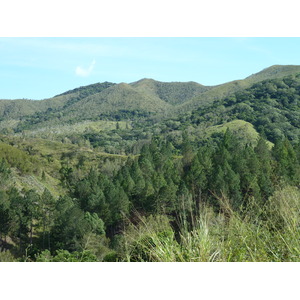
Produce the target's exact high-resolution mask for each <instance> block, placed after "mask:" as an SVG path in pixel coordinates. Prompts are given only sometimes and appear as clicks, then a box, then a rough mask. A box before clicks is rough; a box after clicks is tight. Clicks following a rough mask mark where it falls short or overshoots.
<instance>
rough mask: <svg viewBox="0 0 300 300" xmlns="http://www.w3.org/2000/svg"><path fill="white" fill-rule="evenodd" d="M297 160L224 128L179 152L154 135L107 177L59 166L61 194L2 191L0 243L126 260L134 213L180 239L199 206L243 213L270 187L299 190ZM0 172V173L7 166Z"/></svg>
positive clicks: (34, 255)
mask: <svg viewBox="0 0 300 300" xmlns="http://www.w3.org/2000/svg"><path fill="white" fill-rule="evenodd" d="M299 162H300V148H299V145H292V144H291V143H290V142H289V141H288V139H283V140H278V141H277V142H275V145H274V146H273V147H272V149H270V146H269V144H267V143H266V141H265V140H264V139H263V138H260V139H259V140H258V142H257V144H256V145H255V146H253V145H244V144H241V143H239V141H238V139H237V138H236V137H235V136H234V135H232V134H231V132H229V131H227V132H226V133H225V134H224V136H223V137H222V138H221V139H215V140H213V139H211V140H209V141H207V142H206V143H205V144H203V145H202V146H201V147H200V148H199V149H198V150H196V149H193V148H192V146H191V143H190V141H189V140H188V138H187V137H186V136H184V138H183V144H182V155H181V156H178V155H177V151H176V149H175V148H174V146H173V145H172V144H171V143H170V142H168V141H165V140H164V139H161V138H154V139H153V140H152V142H151V143H150V144H145V145H144V146H143V147H142V149H141V153H140V155H139V156H138V157H137V158H134V159H133V158H130V159H128V160H127V162H126V164H125V165H124V166H122V167H121V168H120V169H119V170H118V171H117V172H116V173H115V174H113V175H112V176H108V175H105V174H103V173H101V172H99V171H98V170H97V169H96V168H92V169H90V171H89V172H88V174H86V175H84V176H82V175H81V176H79V173H80V170H77V169H76V168H74V167H72V166H63V167H62V168H61V171H60V176H61V178H60V180H61V184H62V185H64V187H65V189H66V190H67V194H66V195H65V196H61V197H59V199H54V197H53V196H52V195H51V194H50V193H49V192H48V191H47V190H45V192H44V193H43V194H42V195H39V194H37V193H36V192H34V191H32V190H30V191H17V190H16V189H14V188H10V189H8V190H5V189H4V190H2V191H1V199H0V214H1V227H0V229H1V230H0V231H1V232H0V234H1V240H2V244H3V245H4V246H7V248H9V247H11V253H13V254H15V255H16V256H17V257H19V258H20V257H21V259H23V260H24V259H26V260H30V261H35V260H38V261H41V260H47V259H48V260H51V261H55V260H58V259H60V260H66V261H68V260H70V261H76V260H80V259H81V260H90V261H120V260H126V255H125V256H124V247H125V246H126V243H127V242H128V241H127V240H126V234H124V232H126V228H128V226H131V225H130V224H138V222H139V221H138V219H139V218H137V217H136V216H137V215H140V216H144V217H145V218H148V217H149V216H151V215H152V216H155V218H156V217H159V216H165V218H167V220H169V222H170V226H171V227H170V228H172V232H173V233H174V238H176V237H177V238H178V236H179V235H180V232H181V230H182V226H183V224H184V228H185V229H186V230H187V231H188V232H191V230H193V228H194V225H195V223H197V220H198V219H199V217H200V216H201V212H202V210H201V207H203V205H207V206H209V207H211V208H212V209H213V211H214V213H221V214H223V215H224V216H225V217H226V216H227V217H228V216H229V215H230V213H228V211H227V210H226V208H224V205H221V204H222V201H221V202H220V199H227V200H228V203H227V205H228V207H230V209H231V210H232V211H233V212H234V213H235V214H237V215H238V216H241V217H242V216H244V215H245V214H246V213H247V212H248V208H249V205H252V204H253V203H255V205H256V206H257V207H264V206H265V205H266V204H267V203H268V201H269V199H270V198H271V197H272V195H273V194H274V192H275V191H276V190H278V189H280V188H282V187H284V186H286V185H289V186H295V187H297V186H298V185H299V182H300V171H299V170H300V168H299V167H300V165H299ZM2 169H3V171H2V174H6V173H7V172H8V169H9V168H8V167H6V166H5V165H3V167H1V170H2ZM78 172H79V173H78ZM3 176H4V175H3ZM3 178H4V177H3ZM227 200H226V201H227ZM163 236H164V235H163ZM125 248H126V247H125ZM120 249H123V250H122V251H121V250H120ZM136 257H137V256H136ZM136 259H137V258H136Z"/></svg>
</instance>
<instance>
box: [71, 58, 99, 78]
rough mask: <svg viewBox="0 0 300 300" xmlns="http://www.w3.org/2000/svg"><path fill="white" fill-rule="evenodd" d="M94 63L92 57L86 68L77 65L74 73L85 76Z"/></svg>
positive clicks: (91, 69) (90, 70)
mask: <svg viewBox="0 0 300 300" xmlns="http://www.w3.org/2000/svg"><path fill="white" fill-rule="evenodd" d="M95 64H96V60H95V59H94V60H93V61H92V62H91V64H90V65H89V67H88V68H82V67H81V66H77V67H76V69H75V74H76V75H77V76H80V77H87V76H89V75H90V74H91V73H92V71H93V69H94V67H95Z"/></svg>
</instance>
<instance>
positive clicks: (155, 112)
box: [0, 65, 300, 132]
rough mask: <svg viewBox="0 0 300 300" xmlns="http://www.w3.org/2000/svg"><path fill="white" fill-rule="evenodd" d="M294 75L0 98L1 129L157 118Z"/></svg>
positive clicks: (285, 70)
mask: <svg viewBox="0 0 300 300" xmlns="http://www.w3.org/2000/svg"><path fill="white" fill-rule="evenodd" d="M298 73H300V66H294V65H289V66H280V65H275V66H271V67H269V68H266V69H264V70H262V71H260V72H258V73H256V74H253V75H251V76H249V77H247V78H245V79H244V80H235V81H232V82H228V83H224V84H221V85H217V86H203V85H201V84H198V83H196V82H160V81H155V80H153V79H142V80H139V81H136V82H133V83H129V84H127V83H120V84H115V83H111V82H104V83H96V84H92V85H88V86H84V87H79V88H75V89H73V90H70V91H66V92H65V93H62V94H60V95H57V96H55V97H53V98H50V99H46V100H40V101H33V100H0V120H1V122H0V131H1V130H2V131H3V130H4V131H5V130H10V131H11V130H12V129H13V130H16V131H18V132H20V131H22V130H24V129H26V130H30V129H33V128H38V127H45V126H46V127H49V126H50V127H51V126H58V125H63V124H66V123H67V124H71V123H72V124H74V123H76V122H82V121H87V120H94V121H96V120H102V119H109V120H112V121H113V120H116V121H118V120H136V119H137V118H149V117H150V118H152V120H155V122H158V121H160V120H162V119H168V118H174V117H176V116H178V115H180V114H182V113H186V112H191V111H193V110H195V109H198V108H199V107H200V108H201V107H205V106H210V105H211V104H212V103H213V102H214V101H216V100H220V99H223V98H225V97H228V96H230V95H233V94H234V93H236V92H238V91H242V90H245V89H247V88H250V87H251V86H252V85H253V84H256V83H258V82H261V81H263V80H266V79H280V78H283V77H285V76H295V75H296V74H298Z"/></svg>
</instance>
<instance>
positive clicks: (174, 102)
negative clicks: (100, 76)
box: [0, 66, 300, 262]
mask: <svg viewBox="0 0 300 300" xmlns="http://www.w3.org/2000/svg"><path fill="white" fill-rule="evenodd" d="M0 115H1V122H0V133H1V135H0V177H1V184H0V261H94V262H96V261H99V262H100V261H299V255H300V242H299V241H300V233H299V225H300V191H299V183H300V139H299V136H300V135H299V134H300V67H299V66H272V67H270V68H267V69H265V70H263V71H261V72H259V73H257V74H254V75H251V76H249V77H248V78H246V79H244V80H239V81H234V82H230V83H226V84H223V85H219V86H211V87H207V86H202V85H201V84H198V83H195V82H187V83H179V82H173V83H163V82H158V81H155V80H152V79H143V80H140V81H137V82H134V83H130V84H126V83H121V84H114V83H109V82H104V83H97V84H93V85H90V86H86V87H80V88H76V89H74V90H71V91H67V92H65V93H63V94H61V95H57V96H55V97H53V98H51V99H47V100H41V101H32V100H5V101H0Z"/></svg>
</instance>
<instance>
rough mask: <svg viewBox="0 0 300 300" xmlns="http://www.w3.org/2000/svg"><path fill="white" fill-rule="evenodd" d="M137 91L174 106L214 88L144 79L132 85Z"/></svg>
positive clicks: (188, 83) (196, 84)
mask: <svg viewBox="0 0 300 300" xmlns="http://www.w3.org/2000/svg"><path fill="white" fill-rule="evenodd" d="M130 85H131V86H132V87H133V88H134V89H135V90H137V91H139V92H142V93H145V94H148V95H149V96H152V97H153V96H155V97H158V98H160V99H161V100H163V101H165V102H167V103H170V104H172V105H178V104H182V103H184V102H185V101H187V100H190V99H191V98H193V97H195V96H198V95H200V94H202V93H204V92H206V91H208V90H210V89H212V88H213V87H210V86H204V85H201V84H199V83H196V82H192V81H191V82H160V81H155V80H153V79H142V80H139V81H137V82H133V83H131V84H130Z"/></svg>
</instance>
